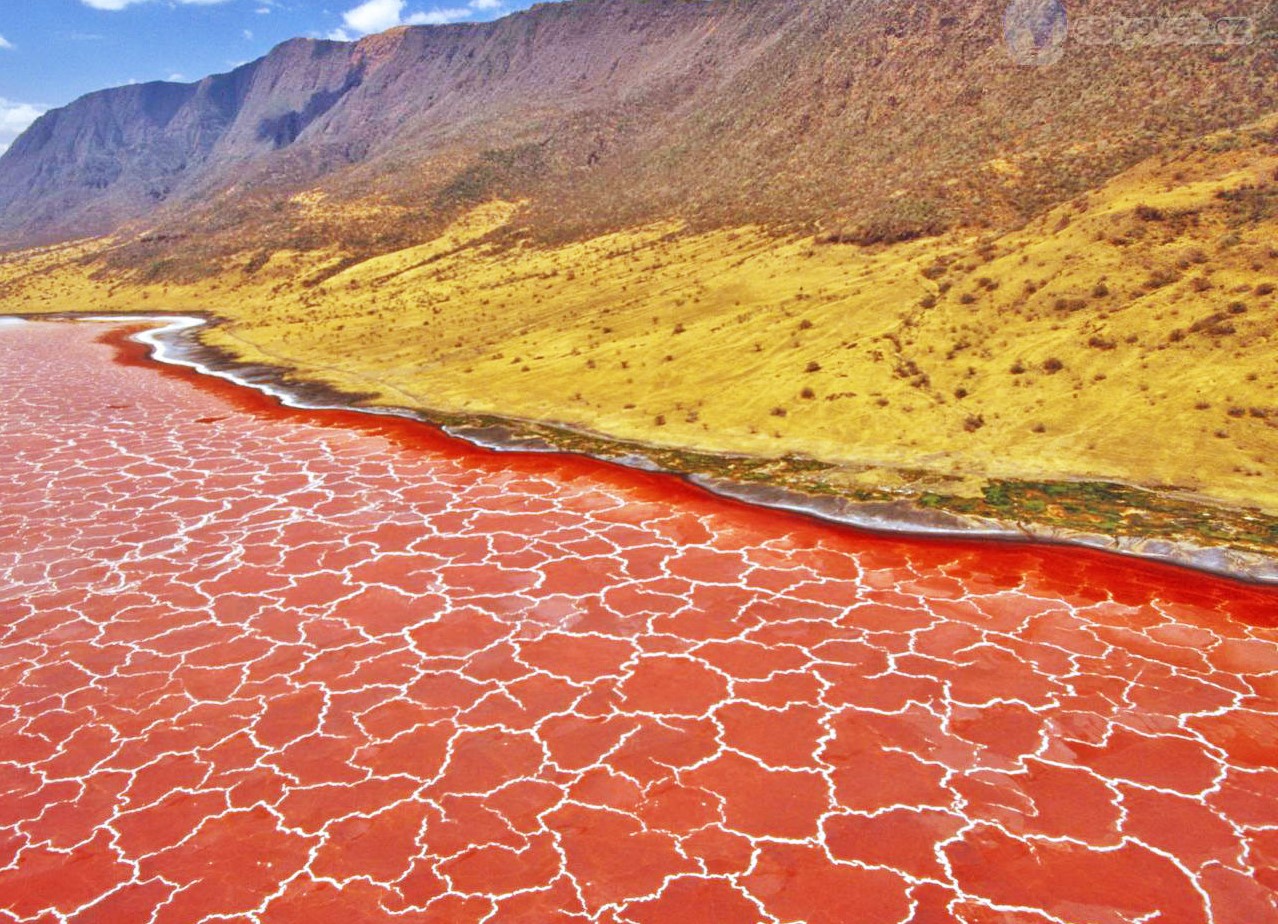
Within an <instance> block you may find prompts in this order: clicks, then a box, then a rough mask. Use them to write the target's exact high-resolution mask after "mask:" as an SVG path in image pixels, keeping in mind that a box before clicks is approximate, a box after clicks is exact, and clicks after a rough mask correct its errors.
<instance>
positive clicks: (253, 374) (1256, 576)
mask: <svg viewBox="0 0 1278 924" xmlns="http://www.w3.org/2000/svg"><path fill="white" fill-rule="evenodd" d="M42 321H44V322H58V321H80V322H92V323H111V324H119V325H129V324H134V325H139V324H141V325H148V326H147V328H146V329H145V330H142V331H139V332H136V333H133V334H130V338H131V339H133V340H134V341H136V342H138V343H140V344H142V345H143V346H145V347H146V348H147V351H148V358H149V359H150V360H152V361H154V362H156V363H158V364H160V365H164V366H173V367H180V368H185V369H188V370H191V371H194V372H196V373H197V374H199V375H202V376H208V377H212V378H217V379H220V380H222V381H225V382H229V383H231V384H233V385H236V386H239V387H244V388H249V389H252V390H255V391H257V392H259V393H262V394H265V395H267V396H268V397H270V398H271V399H272V400H275V401H277V402H279V403H280V404H281V405H283V406H285V407H289V408H294V409H297V410H304V411H346V412H356V413H361V414H367V415H370V416H374V417H385V418H395V419H399V420H408V421H413V422H416V423H419V424H424V425H427V426H430V427H432V428H434V429H436V430H438V431H439V432H441V433H443V434H444V435H446V436H448V437H451V438H453V439H458V440H461V441H463V442H466V443H468V444H470V445H473V446H479V447H481V448H484V449H488V450H491V451H495V452H515V453H519V452H524V453H545V454H562V455H577V456H584V457H587V458H591V459H594V460H597V461H601V462H605V463H610V464H615V465H619V466H622V467H625V468H630V469H636V470H640V471H646V472H650V473H660V474H663V475H667V476H672V477H676V478H678V479H680V480H681V481H683V482H685V483H687V484H691V485H693V486H695V487H698V488H700V489H702V490H705V491H707V492H709V493H711V494H713V495H716V496H719V497H723V498H727V499H730V500H734V501H737V502H741V503H746V504H750V505H753V506H758V507H764V508H769V509H774V510H782V511H786V512H790V513H795V514H799V515H802V516H807V517H811V518H814V519H817V520H820V521H824V522H827V523H831V524H835V525H840V526H846V527H851V528H855V529H859V530H864V531H867V532H870V533H878V534H886V535H893V536H917V537H920V538H953V539H967V540H973V541H988V542H999V543H1013V544H1041V545H1053V546H1070V547H1079V548H1086V549H1091V550H1093V551H1101V552H1106V553H1109V554H1115V555H1121V556H1124V557H1128V558H1134V559H1137V560H1141V561H1146V562H1153V563H1158V564H1162V565H1169V566H1174V567H1178V568H1182V569H1189V570H1193V571H1198V572H1202V573H1207V574H1210V575H1213V576H1215V577H1221V578H1227V579H1231V580H1234V581H1238V582H1241V583H1246V584H1249V585H1256V586H1261V587H1273V586H1278V556H1268V555H1263V554H1260V553H1256V552H1249V551H1243V550H1239V549H1233V548H1228V547H1225V546H1209V545H1202V544H1197V543H1193V542H1190V541H1185V540H1180V539H1163V538H1142V537H1138V536H1119V535H1107V534H1103V533H1090V532H1086V531H1082V530H1072V529H1064V528H1058V527H1053V526H1050V525H1046V524H1037V523H1033V522H1028V521H1020V522H1015V523H1010V522H1007V521H1002V520H998V519H992V518H988V517H979V516H969V515H964V514H960V513H955V512H951V511H946V510H940V509H935V508H931V507H928V506H925V505H924V504H921V503H917V502H914V501H912V500H911V499H908V498H906V497H900V498H895V499H885V500H873V501H867V500H857V499H853V498H850V497H846V496H839V495H833V494H818V493H811V492H807V491H802V490H797V489H795V488H792V487H789V486H786V485H783V484H777V483H769V482H767V481H766V479H765V480H762V481H744V480H734V479H732V478H728V477H719V476H715V475H708V474H705V473H704V472H696V471H688V470H681V469H680V468H678V467H676V466H671V465H670V464H663V463H662V462H661V461H658V460H655V459H654V458H653V456H660V455H669V454H670V452H669V451H668V450H666V449H665V448H664V447H656V446H648V445H646V444H637V443H627V442H623V441H620V440H615V439H609V438H608V437H606V436H603V435H600V434H596V433H590V432H583V431H580V430H577V429H575V428H569V427H565V426H563V425H559V424H554V423H549V422H543V421H524V420H520V419H518V418H495V417H490V416H485V417H484V418H483V419H481V420H479V421H476V420H475V418H474V417H470V418H467V419H464V418H462V417H461V416H459V415H449V414H443V413H438V412H431V411H429V410H423V409H413V408H408V407H373V406H366V405H361V404H360V402H361V401H363V400H365V399H367V398H368V397H370V396H368V395H359V394H347V393H345V392H342V391H339V390H337V389H334V388H331V387H328V386H325V385H321V384H316V383H310V382H302V383H296V382H290V381H289V375H290V373H289V370H287V369H284V368H282V367H276V366H265V365H258V364H252V363H244V362H239V361H237V360H235V359H234V358H232V357H229V356H227V355H225V354H224V353H223V351H221V350H218V349H215V348H212V347H209V346H207V345H205V344H203V343H202V342H200V340H199V338H198V331H200V330H202V329H204V328H208V327H212V326H216V325H218V324H221V323H224V322H223V321H222V320H221V319H219V318H217V317H215V316H207V315H198V314H190V313H178V312H163V311H159V312H151V313H147V314H131V313H120V314H101V313H91V312H84V313H79V312H76V313H56V314H34V315H22V314H12V315H3V316H0V327H2V326H7V325H13V324H22V323H38V322H42ZM537 429H541V430H546V431H550V432H552V433H562V434H563V435H565V436H572V437H576V438H580V439H585V440H587V441H589V442H591V443H595V444H597V445H596V446H593V447H591V449H593V450H594V451H591V449H577V448H573V447H569V446H563V445H557V444H556V443H555V442H554V441H552V440H550V439H546V438H544V437H542V436H539V435H538V434H537V433H536V432H530V431H535V430H537ZM609 447H612V448H615V449H616V451H615V452H605V451H602V450H605V449H607V448H609ZM686 454H687V455H695V456H697V457H699V458H706V459H718V460H720V461H723V462H727V461H730V460H729V457H726V456H722V455H719V454H715V453H704V452H695V453H694V452H688V453H686ZM744 458H746V457H743V459H744ZM749 458H750V460H751V461H757V460H754V458H753V457H749ZM1142 490H1144V489H1142Z"/></svg>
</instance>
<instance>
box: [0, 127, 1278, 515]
mask: <svg viewBox="0 0 1278 924" xmlns="http://www.w3.org/2000/svg"><path fill="white" fill-rule="evenodd" d="M1276 126H1278V121H1276V120H1271V121H1270V122H1269V123H1267V124H1265V125H1263V126H1261V127H1260V128H1258V129H1256V130H1254V131H1248V132H1243V133H1241V134H1235V135H1222V136H1217V137H1214V138H1208V139H1205V140H1204V141H1203V142H1202V143H1201V144H1199V145H1197V146H1196V147H1195V148H1193V149H1192V150H1188V151H1186V152H1185V153H1184V155H1183V156H1181V157H1179V158H1177V159H1176V160H1175V161H1169V162H1166V163H1164V162H1151V163H1146V164H1142V165H1140V166H1139V167H1137V168H1135V169H1134V170H1131V171H1129V172H1127V173H1125V174H1123V175H1121V176H1119V177H1118V178H1117V179H1115V180H1114V181H1112V182H1111V183H1109V184H1108V185H1106V186H1105V187H1103V188H1101V189H1098V190H1095V191H1093V192H1091V193H1090V194H1088V195H1086V196H1083V197H1080V198H1079V199H1077V200H1075V201H1074V202H1073V203H1071V204H1069V205H1066V206H1063V207H1061V208H1058V209H1055V210H1053V211H1051V212H1050V213H1047V214H1045V215H1043V216H1041V217H1040V218H1039V219H1037V220H1036V221H1034V222H1033V223H1031V224H1030V225H1029V226H1027V227H1025V228H1023V229H1022V230H1020V231H1017V232H1015V233H1011V234H1007V235H1004V236H999V237H977V236H962V235H950V236H948V237H944V238H937V239H931V240H926V241H913V242H907V243H901V244H895V245H892V246H887V247H880V248H863V247H858V246H849V245H846V244H821V243H818V242H817V241H816V240H813V239H811V238H795V237H778V236H776V235H775V234H772V233H769V232H768V231H765V230H763V229H759V228H752V227H745V228H736V229H732V230H721V231H714V232H709V233H691V232H688V231H686V230H685V229H683V228H682V227H681V226H680V225H678V224H677V223H673V222H672V223H668V224H659V225H652V226H648V227H644V228H637V229H631V230H628V231H624V232H619V233H615V234H609V235H604V236H600V237H596V238H593V239H591V240H589V241H586V242H583V243H573V244H569V245H565V246H561V247H553V248H551V247H537V246H532V245H530V244H521V243H519V242H518V241H512V240H511V239H510V238H509V235H504V234H502V233H501V232H502V229H503V228H505V227H507V226H508V223H509V222H510V220H511V218H512V216H513V215H515V214H516V213H517V210H518V209H519V208H520V207H521V206H520V205H519V204H517V203H502V202H497V203H491V204H488V205H484V206H481V207H480V208H478V209H476V210H475V211H473V212H471V213H470V214H469V215H467V217H466V218H465V219H463V220H462V221H460V222H459V223H457V224H456V225H454V226H453V227H452V228H450V229H449V230H448V231H447V232H446V233H445V234H444V235H443V236H441V237H440V238H438V239H436V240H435V241H432V242H431V243H429V244H426V245H423V246H420V247H415V248H411V249H409V250H403V251H399V252H396V253H392V254H389V255H386V256H382V257H378V258H375V259H372V260H367V261H365V262H360V263H356V264H354V265H347V263H348V262H349V261H347V260H345V259H344V255H343V254H341V253H339V252H331V253H322V254H315V253H311V254H306V255H300V254H292V253H287V252H284V253H277V254H275V255H274V256H273V257H272V258H271V259H270V260H269V262H266V263H265V264H264V265H261V261H260V260H257V261H255V264H256V265H253V266H247V265H246V266H239V267H228V268H227V270H226V272H225V273H223V274H222V275H221V276H220V277H218V278H217V279H215V280H212V281H206V282H200V283H195V284H191V285H187V286H177V285H173V286H164V285H157V284H144V283H142V282H139V281H138V280H137V279H134V280H127V279H121V278H118V277H116V278H112V279H106V280H102V279H96V280H95V279H94V278H93V273H94V271H95V268H96V266H97V265H98V264H96V263H95V262H94V261H92V260H87V261H86V259H85V257H86V254H88V255H91V251H92V250H93V248H95V247H98V248H101V247H103V246H105V245H101V244H98V245H92V244H90V245H73V246H71V247H68V248H61V249H57V250H54V251H44V252H38V253H32V254H26V255H20V256H17V257H11V258H8V259H5V260H4V261H3V262H2V263H0V295H2V296H3V301H2V302H0V310H2V311H7V312H43V311H84V310H112V311H146V310H160V309H170V310H193V309H202V310H207V311H210V312H213V313H215V314H217V315H219V316H221V317H223V318H225V319H227V320H228V321H229V322H230V323H228V324H227V325H225V326H223V327H221V328H218V329H217V330H215V331H213V332H211V333H210V334H209V338H208V339H209V341H210V342H211V343H212V344H214V345H216V346H219V347H222V348H224V349H227V350H230V351H232V352H234V353H235V354H237V355H239V356H241V357H243V358H244V359H246V360H250V361H264V362H270V363H275V364H278V365H284V366H288V367H291V368H294V369H296V370H297V372H298V374H299V375H300V376H303V377H305V378H310V379H315V380H321V381H324V382H327V383H329V384H333V385H337V386H339V387H343V388H347V389H350V390H352V391H361V392H370V391H371V392H374V393H376V394H377V395H378V396H379V400H381V401H384V402H385V403H389V404H411V405H417V406H422V407H429V408H436V409H440V410H446V411H459V410H468V411H483V412H495V413H499V414H504V415H510V416H516V417H525V418H535V419H541V420H554V421H561V422H566V423H570V424H574V425H578V426H582V427H586V428H589V429H591V430H594V431H598V432H601V433H604V434H608V435H611V436H615V437H621V438H626V439H638V440H645V441H652V442H657V443H662V444H667V445H678V446H685V447H694V448H700V449H709V450H723V451H735V452H746V453H754V454H765V455H780V454H783V453H800V454H807V455H811V456H813V457H817V458H820V459H825V460H829V461H836V462H853V463H869V464H875V465H881V466H888V467H892V466H901V467H908V468H915V469H929V470H933V471H936V472H938V473H944V474H948V473H954V474H960V475H973V474H974V475H981V476H991V477H1022V478H1033V479H1058V478H1070V477H1094V478H1102V479H1117V480H1124V481H1129V482H1133V483H1137V484H1142V485H1155V486H1157V485H1176V486H1180V487H1183V488H1185V489H1188V490H1192V491H1195V492H1199V493H1202V494H1205V495H1208V496H1211V497H1214V498H1217V499H1219V500H1222V501H1226V502H1229V503H1232V504H1235V505H1244V506H1246V505H1254V506H1257V507H1260V508H1262V509H1264V510H1266V511H1267V512H1270V513H1274V512H1278V477H1275V476H1276V475H1278V297H1276V296H1275V295H1274V292H1273V289H1272V286H1273V284H1274V283H1275V282H1278V249H1276V245H1275V241H1278V234H1276V233H1275V231H1278V215H1275V214H1273V213H1272V211H1270V209H1271V208H1272V203H1273V201H1274V198H1273V197H1274V190H1275V185H1276V182H1275V173H1276V171H1278V152H1276V151H1275V148H1274V145H1273V142H1272V140H1271V139H1272V137H1273V132H1274V130H1275V127H1276ZM306 207H307V208H308V209H310V210H324V209H326V208H337V206H327V205H326V204H325V203H324V202H323V201H322V200H320V199H318V198H316V199H314V200H308V201H307V202H306ZM336 217H337V218H338V219H339V220H340V216H336ZM325 219H326V220H328V221H332V220H334V216H333V215H331V214H328V215H326V216H325ZM255 252H256V251H255ZM248 260H249V258H247V257H246V258H245V261H244V262H245V264H247V263H248Z"/></svg>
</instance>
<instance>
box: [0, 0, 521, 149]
mask: <svg viewBox="0 0 1278 924" xmlns="http://www.w3.org/2000/svg"><path fill="white" fill-rule="evenodd" d="M531 5H532V0H0V151H3V150H4V149H5V148H6V147H8V145H9V144H10V143H11V142H12V141H13V139H14V138H15V137H17V135H18V133H19V132H20V131H22V129H24V128H25V127H26V126H27V125H28V124H30V122H31V121H32V120H33V119H34V118H35V117H36V116H37V115H39V114H40V112H42V111H43V110H45V109H47V108H51V107H54V106H61V105H64V104H66V103H69V102H70V101H71V100H73V99H75V98H76V97H78V96H82V95H83V94H85V93H88V92H90V91H92V90H98V89H102V88H103V87H110V86H118V85H120V84H124V83H129V82H132V81H147V80H183V81H191V80H198V79H199V78H201V77H204V76H206V75H208V74H215V73H219V72H221V71H227V70H230V69H231V68H233V67H235V66H236V65H238V64H242V63H243V62H245V61H251V60H253V59H254V58H257V57H260V56H262V55H264V54H265V53H266V52H267V51H269V50H270V49H271V47H272V46H274V45H277V44H279V43H280V42H282V41H284V40H285V39H289V38H293V37H295V36H299V35H309V36H315V37H326V38H337V39H353V38H358V37H359V36H360V35H366V34H368V33H370V32H380V31H382V30H384V29H389V28H390V27H392V26H395V25H399V24H402V23H416V24H430V23H440V22H465V21H478V20H487V19H494V18H496V17H498V16H501V15H504V14H506V13H510V12H513V11H514V10H519V9H524V8H526V7H528V6H531Z"/></svg>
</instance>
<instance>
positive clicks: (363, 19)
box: [328, 0, 503, 42]
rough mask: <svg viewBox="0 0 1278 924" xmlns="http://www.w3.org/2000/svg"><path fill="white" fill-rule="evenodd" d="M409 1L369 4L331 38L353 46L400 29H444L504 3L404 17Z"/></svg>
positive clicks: (474, 1)
mask: <svg viewBox="0 0 1278 924" xmlns="http://www.w3.org/2000/svg"><path fill="white" fill-rule="evenodd" d="M405 6H407V2H406V0H365V2H364V3H361V4H360V5H359V6H356V7H353V8H351V9H349V10H347V11H346V12H345V13H343V14H342V23H343V25H342V26H341V28H338V29H334V30H333V31H332V32H330V33H329V34H328V38H330V39H334V40H335V41H339V42H349V41H351V40H352V39H356V38H359V37H360V36H361V35H370V34H372V33H374V32H385V31H386V30H387V29H393V28H395V27H396V26H440V25H443V24H445V23H450V22H460V21H461V20H463V19H469V18H470V17H472V16H474V15H475V14H476V13H481V12H482V13H487V12H492V11H494V10H500V9H501V8H502V6H503V0H470V2H469V3H467V4H466V5H465V6H454V7H436V8H435V9H433V10H424V11H418V12H414V13H409V14H408V15H407V16H405V15H404V7H405Z"/></svg>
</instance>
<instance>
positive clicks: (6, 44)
mask: <svg viewBox="0 0 1278 924" xmlns="http://www.w3.org/2000/svg"><path fill="white" fill-rule="evenodd" d="M12 47H13V42H11V41H9V40H8V39H7V38H5V37H4V36H3V35H0V48H12Z"/></svg>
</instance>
